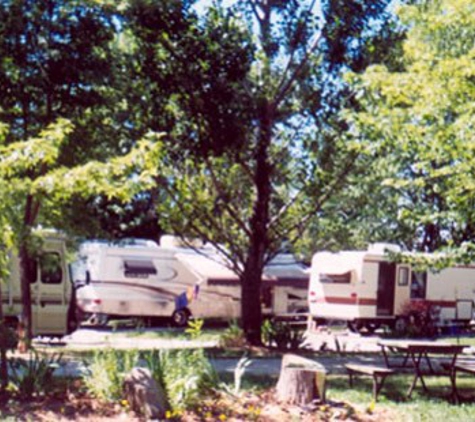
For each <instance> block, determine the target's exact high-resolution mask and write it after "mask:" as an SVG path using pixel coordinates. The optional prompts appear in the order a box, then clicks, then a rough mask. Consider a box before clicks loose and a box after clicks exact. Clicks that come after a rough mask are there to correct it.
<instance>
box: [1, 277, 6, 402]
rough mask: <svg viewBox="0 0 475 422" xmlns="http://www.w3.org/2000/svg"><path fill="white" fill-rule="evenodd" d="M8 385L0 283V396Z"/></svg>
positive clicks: (4, 326)
mask: <svg viewBox="0 0 475 422" xmlns="http://www.w3.org/2000/svg"><path fill="white" fill-rule="evenodd" d="M7 385H8V368H7V326H6V324H5V321H4V318H3V302H2V283H1V281H0V394H1V393H3V392H4V391H5V389H6V388H7Z"/></svg>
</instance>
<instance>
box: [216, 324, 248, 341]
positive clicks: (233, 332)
mask: <svg viewBox="0 0 475 422" xmlns="http://www.w3.org/2000/svg"><path fill="white" fill-rule="evenodd" d="M246 344H247V343H246V338H245V336H244V331H243V329H242V328H241V327H240V326H239V324H238V322H237V321H236V320H233V321H231V322H230V324H229V327H228V328H226V330H224V331H223V333H222V334H221V336H220V337H219V346H220V347H224V348H228V347H244V346H246Z"/></svg>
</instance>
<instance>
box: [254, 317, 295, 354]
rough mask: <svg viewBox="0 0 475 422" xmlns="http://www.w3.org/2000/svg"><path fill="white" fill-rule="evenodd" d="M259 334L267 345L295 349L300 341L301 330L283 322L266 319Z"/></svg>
mask: <svg viewBox="0 0 475 422" xmlns="http://www.w3.org/2000/svg"><path fill="white" fill-rule="evenodd" d="M261 336H262V342H263V343H264V345H266V346H267V347H272V346H276V347H277V348H278V349H297V348H298V347H299V346H300V344H301V343H302V339H303V332H302V331H301V330H299V329H298V328H292V326H291V325H289V324H287V323H285V322H280V321H275V320H272V319H266V320H265V321H264V322H263V323H262V326H261Z"/></svg>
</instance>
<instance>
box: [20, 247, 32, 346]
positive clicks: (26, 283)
mask: <svg viewBox="0 0 475 422" xmlns="http://www.w3.org/2000/svg"><path fill="white" fill-rule="evenodd" d="M32 276H33V274H32V259H31V257H30V254H29V252H28V246H27V244H26V241H25V240H23V241H22V244H21V246H20V282H21V301H22V310H21V315H20V321H19V324H18V337H19V338H18V340H19V341H18V349H19V351H20V352H25V351H26V350H27V349H29V347H30V343H31V339H32V337H33V320H32V312H31V290H30V284H31V279H32Z"/></svg>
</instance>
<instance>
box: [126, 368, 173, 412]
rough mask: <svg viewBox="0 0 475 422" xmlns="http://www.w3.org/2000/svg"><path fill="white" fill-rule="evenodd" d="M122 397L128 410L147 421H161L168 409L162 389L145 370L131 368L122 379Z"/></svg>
mask: <svg viewBox="0 0 475 422" xmlns="http://www.w3.org/2000/svg"><path fill="white" fill-rule="evenodd" d="M123 391H124V396H125V399H126V400H127V402H128V403H129V406H130V408H131V409H132V410H133V411H134V412H136V413H137V414H139V415H143V416H145V417H146V418H147V419H163V418H164V416H165V412H166V410H167V409H168V408H169V406H168V402H167V399H166V395H165V391H164V390H163V387H162V386H161V385H159V384H157V382H155V380H154V379H153V378H152V374H151V372H150V371H149V370H148V369H146V368H133V369H132V371H131V372H130V373H129V374H127V375H126V376H125V378H124V383H123Z"/></svg>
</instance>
